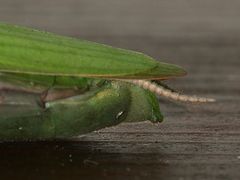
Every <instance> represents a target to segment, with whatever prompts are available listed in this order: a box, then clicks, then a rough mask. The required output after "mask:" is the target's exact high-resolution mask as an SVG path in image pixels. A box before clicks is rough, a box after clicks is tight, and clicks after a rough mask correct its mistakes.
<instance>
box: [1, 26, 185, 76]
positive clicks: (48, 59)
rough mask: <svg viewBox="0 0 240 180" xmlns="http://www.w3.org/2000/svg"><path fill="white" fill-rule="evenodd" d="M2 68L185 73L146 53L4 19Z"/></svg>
mask: <svg viewBox="0 0 240 180" xmlns="http://www.w3.org/2000/svg"><path fill="white" fill-rule="evenodd" d="M0 72H11V73H21V74H36V75H47V76H52V75H54V76H79V77H96V78H97V77H100V78H105V79H108V78H109V79H119V78H120V79H125V78H126V79H130V78H132V79H168V78H171V77H175V76H181V75H184V74H185V71H184V70H183V69H182V68H180V67H178V66H175V65H171V64H166V63H161V62H158V61H155V60H154V59H152V58H151V57H149V56H146V55H144V54H141V53H138V52H134V51H128V50H123V49H118V48H113V47H111V46H106V45H102V44H97V43H93V42H88V41H83V40H78V39H73V38H69V37H63V36H59V35H55V34H51V33H47V32H42V31H38V30H34V29H30V28H25V27H19V26H15V25H9V24H5V23H0Z"/></svg>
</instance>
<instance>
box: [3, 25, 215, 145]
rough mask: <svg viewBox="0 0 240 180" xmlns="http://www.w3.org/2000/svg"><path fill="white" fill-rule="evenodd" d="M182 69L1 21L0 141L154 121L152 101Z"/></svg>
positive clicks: (159, 118) (178, 97) (157, 114)
mask: <svg viewBox="0 0 240 180" xmlns="http://www.w3.org/2000/svg"><path fill="white" fill-rule="evenodd" d="M185 74H186V71H185V70H183V69H182V68H181V67H179V66H177V65H173V64H167V63H163V62H160V61H156V60H154V59H153V58H151V57H149V56H147V55H145V54H142V53H139V52H134V51H130V50H124V49H120V48H113V47H111V46H107V45H103V44H98V43H94V42H89V41H85V40H79V39H75V38H70V37H65V36H60V35H56V34H53V33H48V32H43V31H39V30H35V29H31V28H27V27H21V26H16V25H11V24H6V23H0V141H31V140H51V139H57V138H70V137H73V136H77V135H81V134H85V133H89V132H92V131H95V130H99V129H102V128H105V127H109V126H114V125H117V124H119V123H121V122H138V121H146V120H149V121H151V122H153V123H157V122H161V121H162V120H163V116H162V114H161V112H160V108H159V102H158V99H157V96H156V95H160V96H165V97H167V98H170V99H173V100H177V101H185V102H188V101H190V102H213V101H214V99H210V98H199V97H195V96H194V97H191V96H186V95H180V94H178V93H176V92H173V91H171V90H170V89H168V88H166V87H165V86H163V85H162V81H163V80H166V79H171V78H175V77H178V76H183V75H185Z"/></svg>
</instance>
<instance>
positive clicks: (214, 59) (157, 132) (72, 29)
mask: <svg viewBox="0 0 240 180" xmlns="http://www.w3.org/2000/svg"><path fill="white" fill-rule="evenodd" d="M0 4H1V5H0V20H1V21H7V22H12V23H17V24H22V25H28V26H32V27H38V28H41V29H45V30H48V31H52V32H57V33H60V34H66V35H69V36H75V37H81V38H84V39H88V40H93V41H97V42H102V43H107V44H110V45H113V46H117V47H123V48H128V49H133V50H138V51H142V52H145V53H147V54H149V55H151V56H153V57H155V58H158V59H160V60H162V61H167V62H171V63H176V64H179V65H181V66H183V67H185V69H186V70H187V71H188V72H189V75H188V76H187V77H186V78H182V79H176V80H173V81H170V82H169V84H170V85H171V86H173V87H174V88H176V89H178V90H180V91H181V92H185V93H188V94H198V95H202V96H207V97H214V98H216V99H217V102H216V103H212V104H203V105H191V104H182V103H174V102H170V101H168V100H166V99H162V98H161V99H160V105H161V109H162V112H163V113H164V115H165V121H164V122H163V123H162V124H159V125H153V124H151V123H149V122H145V123H138V124H121V125H119V126H117V127H113V128H108V129H105V130H102V131H100V132H94V133H91V134H88V135H86V136H85V137H80V138H78V139H75V140H74V141H66V142H37V143H17V144H15V143H2V144H0V154H1V158H0V172H1V176H0V177H1V179H11V178H12V179H50V178H51V179H120V180H122V179H136V180H137V179H153V180H154V179H166V180H168V179H178V180H185V179H224V180H226V179H236V180H237V179H240V96H239V95H240V85H239V83H240V41H239V39H240V38H239V37H240V36H239V35H240V33H239V32H240V31H239V30H240V24H239V19H240V11H239V7H240V2H239V1H238V0H229V1H223V0H221V1H219V0H212V1H208V0H202V1H198V0H191V1H186V0H168V1H165V0H151V1H148V0H124V1H113V0H103V1H97V0H81V1H77V0H58V1H49V0H41V1H37V0H18V1H7V0H5V1H4V0H0Z"/></svg>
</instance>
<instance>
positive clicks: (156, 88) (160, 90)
mask: <svg viewBox="0 0 240 180" xmlns="http://www.w3.org/2000/svg"><path fill="white" fill-rule="evenodd" d="M124 81H127V82H129V83H132V84H135V85H137V86H140V87H142V88H144V89H147V90H149V91H151V92H153V93H155V94H157V95H159V96H163V97H166V98H170V99H172V100H175V101H183V102H192V103H206V102H215V101H216V100H215V99H212V98H203V97H196V96H187V95H182V94H179V93H176V92H172V91H170V90H168V89H166V88H164V87H163V86H160V85H157V84H155V83H154V82H150V81H146V80H124Z"/></svg>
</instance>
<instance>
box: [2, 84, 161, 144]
mask: <svg viewBox="0 0 240 180" xmlns="http://www.w3.org/2000/svg"><path fill="white" fill-rule="evenodd" d="M0 92H1V97H3V101H2V103H1V105H0V140H1V141H19V140H20V141H23V140H24V141H26V140H46V139H48V140H49V139H56V138H70V137H72V136H77V135H80V134H85V133H88V132H92V131H94V130H98V129H101V128H104V127H109V126H113V125H116V124H119V123H120V122H123V121H131V122H133V121H143V120H151V121H152V122H160V121H161V120H162V116H161V114H160V111H159V105H158V102H157V100H156V98H155V97H154V96H153V95H152V94H151V93H150V92H148V91H146V90H143V89H141V88H139V87H135V86H132V85H129V84H127V83H121V82H108V83H105V84H104V85H102V87H100V88H93V89H92V90H91V91H88V92H86V93H84V94H82V95H78V96H74V97H70V98H66V99H61V100H57V101H54V102H47V103H46V107H42V106H41V105H40V104H41V103H40V98H39V94H35V93H25V92H21V91H0ZM139 103H141V108H137V106H138V105H139Z"/></svg>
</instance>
